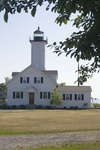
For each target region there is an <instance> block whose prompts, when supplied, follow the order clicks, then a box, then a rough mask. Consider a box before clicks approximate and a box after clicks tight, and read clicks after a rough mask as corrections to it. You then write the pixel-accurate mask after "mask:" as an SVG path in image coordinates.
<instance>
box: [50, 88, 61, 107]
mask: <svg viewBox="0 0 100 150" xmlns="http://www.w3.org/2000/svg"><path fill="white" fill-rule="evenodd" d="M50 103H51V104H56V105H60V104H61V103H62V97H61V96H60V94H59V92H58V90H57V89H56V88H54V90H53V93H52V96H51V101H50Z"/></svg>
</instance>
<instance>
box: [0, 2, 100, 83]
mask: <svg viewBox="0 0 100 150" xmlns="http://www.w3.org/2000/svg"><path fill="white" fill-rule="evenodd" d="M43 4H46V10H51V11H52V12H55V13H57V14H58V17H57V18H56V23H58V24H59V25H62V24H63V23H64V24H67V22H68V21H72V17H71V16H72V15H73V14H75V15H74V19H73V21H72V22H73V26H75V27H76V28H77V29H78V32H74V33H72V35H71V36H70V37H69V38H68V37H66V39H65V40H64V41H60V42H59V44H57V43H56V42H54V43H53V46H54V48H55V52H56V53H57V54H58V55H60V54H62V53H65V54H66V56H68V55H69V56H70V57H71V58H72V57H74V58H75V59H76V61H77V62H78V61H79V60H85V61H86V62H87V61H88V63H87V64H84V65H81V66H80V70H81V72H80V77H81V79H78V81H81V83H83V82H85V81H87V78H88V77H89V76H91V75H92V74H93V73H95V72H99V71H100V19H99V18H100V0H1V1H0V11H5V13H4V20H5V21H6V22H7V20H8V14H9V13H11V14H14V13H15V12H18V13H20V12H21V11H22V10H24V11H25V12H28V10H29V9H30V10H31V14H32V16H34V15H35V13H36V9H37V7H38V6H42V5H43ZM83 76H84V78H83ZM82 78H83V79H82Z"/></svg>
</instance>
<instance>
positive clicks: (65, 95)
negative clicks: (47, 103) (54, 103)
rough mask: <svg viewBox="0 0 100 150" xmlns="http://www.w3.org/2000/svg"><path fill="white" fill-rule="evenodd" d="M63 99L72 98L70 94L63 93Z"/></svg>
mask: <svg viewBox="0 0 100 150" xmlns="http://www.w3.org/2000/svg"><path fill="white" fill-rule="evenodd" d="M62 97H63V100H72V94H63V95H62Z"/></svg>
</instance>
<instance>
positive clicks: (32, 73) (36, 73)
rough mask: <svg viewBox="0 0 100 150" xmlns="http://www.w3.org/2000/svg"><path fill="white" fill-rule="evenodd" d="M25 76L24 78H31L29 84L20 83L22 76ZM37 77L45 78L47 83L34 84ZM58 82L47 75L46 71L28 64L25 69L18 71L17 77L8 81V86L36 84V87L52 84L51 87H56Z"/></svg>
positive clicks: (23, 86) (17, 86) (30, 85)
mask: <svg viewBox="0 0 100 150" xmlns="http://www.w3.org/2000/svg"><path fill="white" fill-rule="evenodd" d="M21 77H22V78H23V79H24V80H25V79H27V78H29V80H30V81H29V84H26V83H25V84H24V83H23V84H21V83H20V78H21ZM35 77H36V78H37V79H39V78H40V79H41V78H43V79H44V83H45V84H39V83H38V84H34V78H35ZM56 84H57V83H56V82H54V80H52V79H51V78H49V77H48V76H47V74H45V72H43V71H40V70H38V69H36V68H35V67H34V66H33V65H30V66H28V67H27V68H26V69H24V70H23V71H22V72H20V73H18V74H17V75H16V76H15V77H13V78H12V79H11V80H10V81H9V82H8V83H7V86H8V87H10V86H11V87H12V86H13V88H19V87H22V88H25V87H32V86H35V87H36V88H41V87H43V86H46V87H47V85H48V86H51V87H54V86H56Z"/></svg>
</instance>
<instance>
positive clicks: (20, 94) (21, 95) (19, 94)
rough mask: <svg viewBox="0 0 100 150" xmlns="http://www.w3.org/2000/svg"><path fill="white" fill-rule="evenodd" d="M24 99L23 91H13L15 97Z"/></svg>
mask: <svg viewBox="0 0 100 150" xmlns="http://www.w3.org/2000/svg"><path fill="white" fill-rule="evenodd" d="M16 98H17V99H20V98H21V99H23V92H15V91H14V92H13V99H16Z"/></svg>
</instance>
